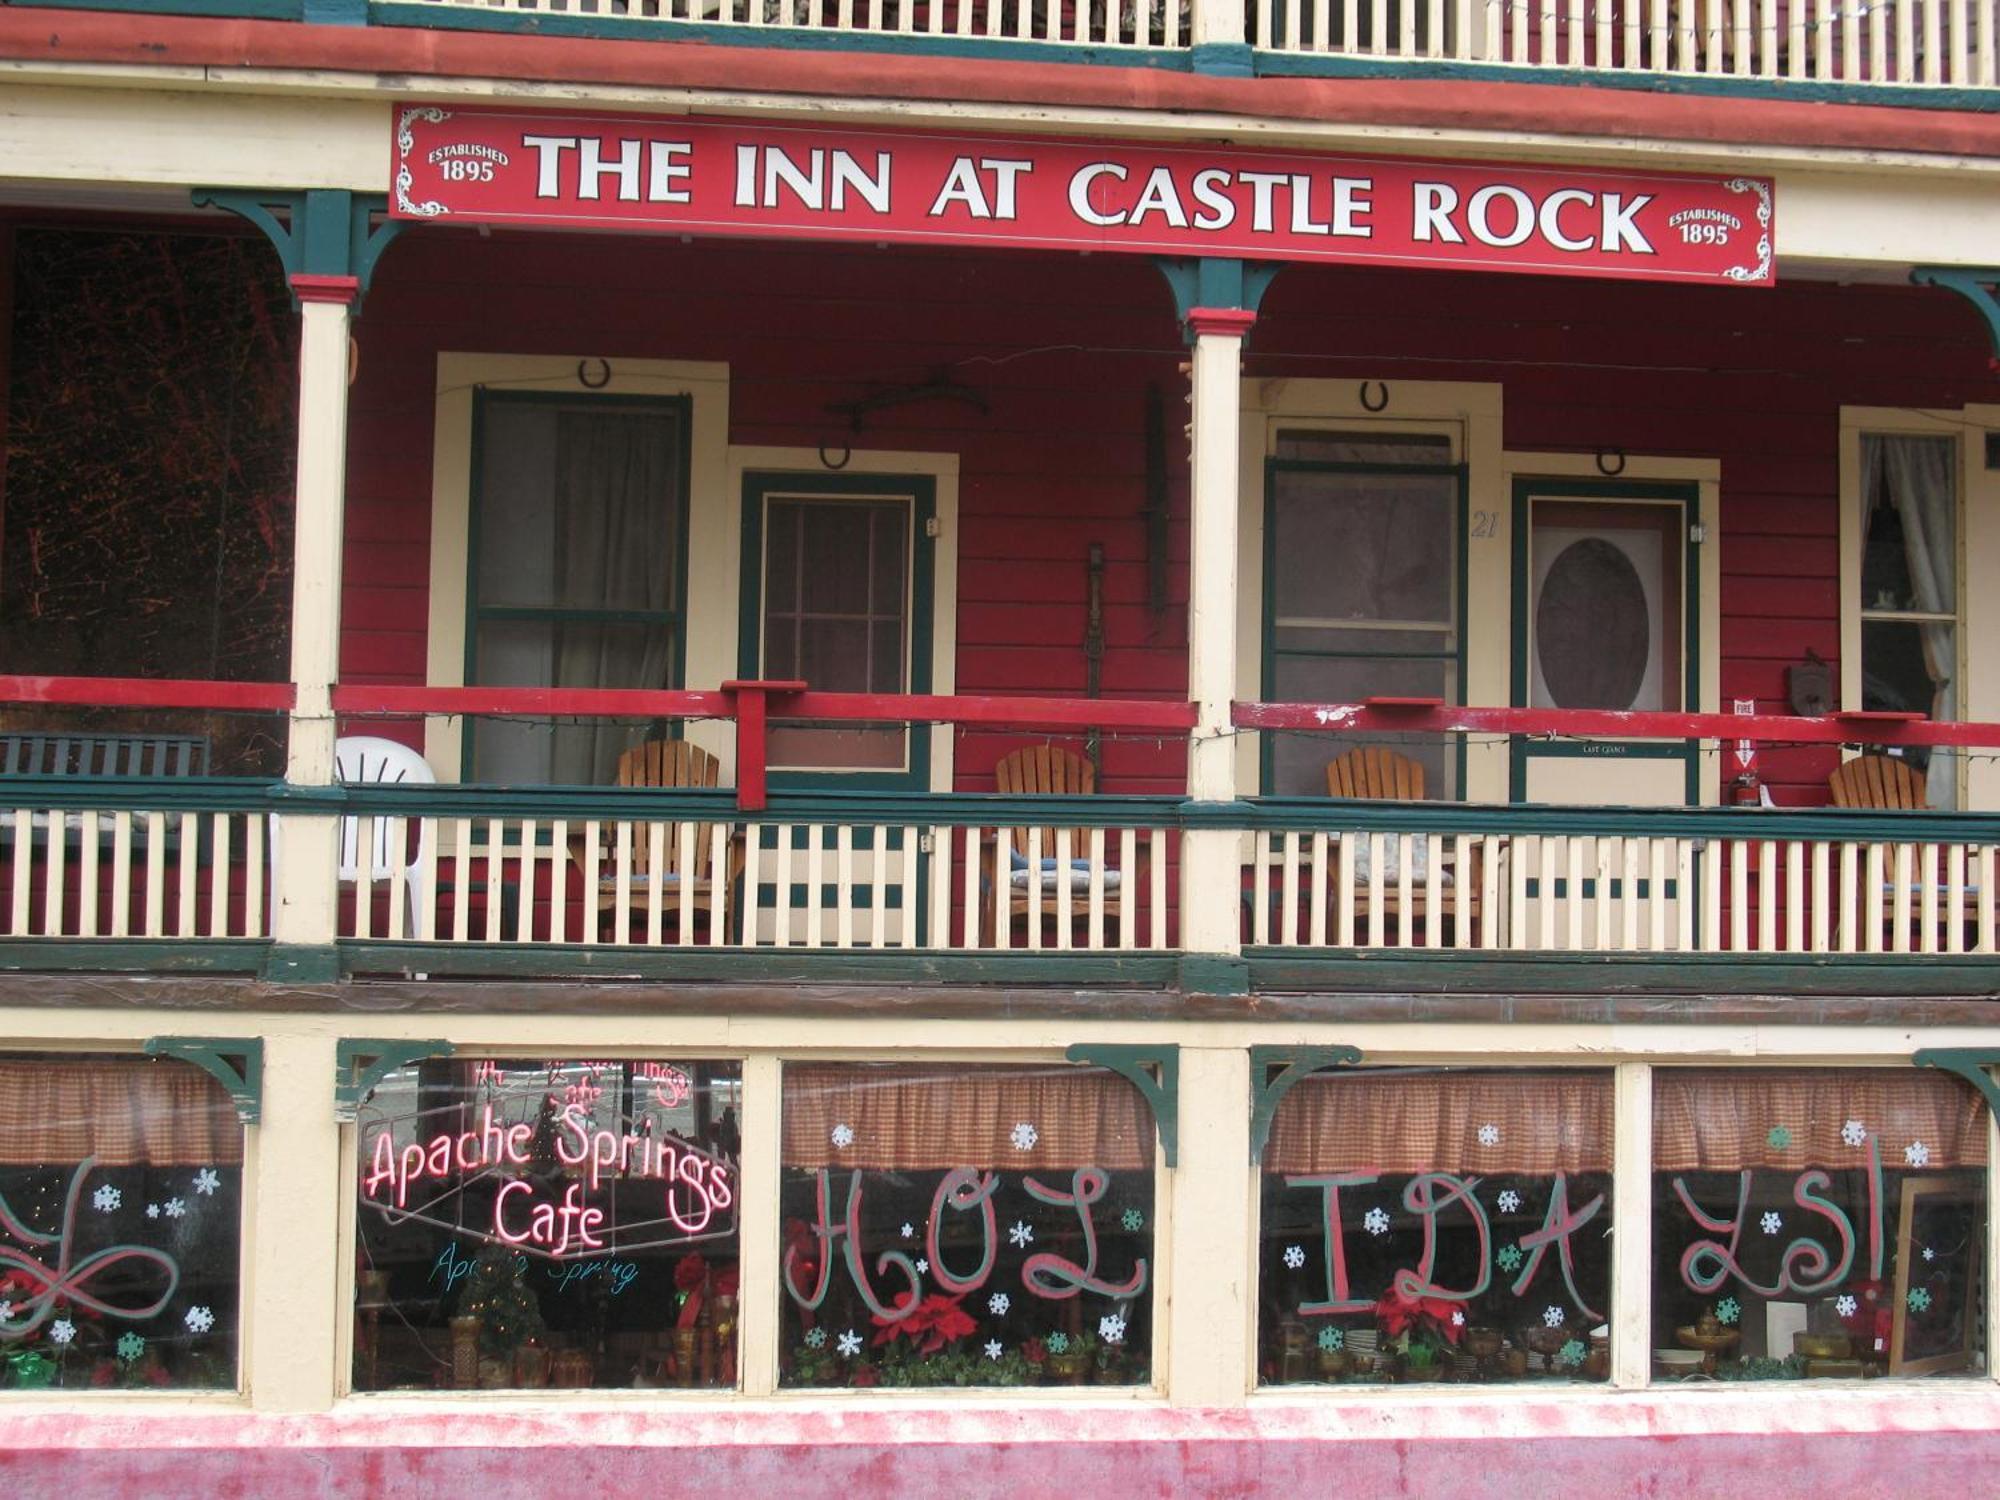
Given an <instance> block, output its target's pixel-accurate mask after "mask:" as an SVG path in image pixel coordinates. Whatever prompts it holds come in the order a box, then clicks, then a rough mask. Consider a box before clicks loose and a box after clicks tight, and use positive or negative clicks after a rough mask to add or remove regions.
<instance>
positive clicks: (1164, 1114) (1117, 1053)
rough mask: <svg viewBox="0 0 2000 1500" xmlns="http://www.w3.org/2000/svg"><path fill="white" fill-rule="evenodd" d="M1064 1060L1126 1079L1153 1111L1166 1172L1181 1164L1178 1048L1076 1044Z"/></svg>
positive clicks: (1179, 1055) (1169, 1044) (1095, 1043)
mask: <svg viewBox="0 0 2000 1500" xmlns="http://www.w3.org/2000/svg"><path fill="white" fill-rule="evenodd" d="M1063 1056H1065V1057H1067V1058H1068V1059H1069V1060H1070V1061H1071V1062H1073V1063H1089V1064H1091V1065H1092V1066H1093V1067H1099V1068H1109V1069H1110V1070H1111V1071H1112V1072H1114V1073H1117V1074H1119V1075H1120V1076H1122V1077H1125V1078H1129V1079H1130V1080H1131V1081H1132V1084H1133V1086H1134V1087H1135V1088H1137V1089H1138V1090H1139V1092H1140V1093H1142V1094H1144V1095H1145V1096H1146V1103H1147V1104H1148V1105H1150V1106H1151V1107H1152V1111H1153V1124H1154V1125H1155V1126H1156V1127H1157V1128H1158V1130H1159V1132H1160V1155H1161V1157H1162V1158H1163V1159H1164V1160H1165V1161H1166V1164H1167V1167H1168V1169H1169V1170H1172V1169H1173V1168H1174V1167H1176V1166H1178V1165H1179V1164H1180V1155H1181V1049H1180V1048H1179V1047H1178V1046H1176V1045H1175V1044H1173V1043H1171V1042H1169V1043H1167V1044H1165V1045H1164V1046H1157V1047H1149V1046H1131V1045H1125V1044H1114V1043H1109V1042H1078V1043H1076V1044H1075V1045H1074V1046H1072V1047H1071V1048H1069V1050H1068V1051H1066V1052H1064V1053H1063ZM1155 1069H1157V1070H1158V1072H1157V1074H1156V1073H1155V1072H1154V1071H1153V1070H1155Z"/></svg>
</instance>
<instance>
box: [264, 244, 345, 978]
mask: <svg viewBox="0 0 2000 1500" xmlns="http://www.w3.org/2000/svg"><path fill="white" fill-rule="evenodd" d="M291 286H292V291H293V293H294V294H295V295H296V296H297V297H298V299H299V313H300V329H299V436H298V478H297V497H298V498H297V501H296V510H295V515H294V523H293V524H294V530H293V537H292V684H293V687H294V688H295V690H296V692H297V701H296V702H295V703H294V705H293V708H292V715H291V722H290V725H289V735H288V738H287V747H286V753H285V780H286V781H287V782H288V783H290V784H291V785H293V786H296V787H325V786H331V785H332V784H333V742H334V719H333V697H332V693H333V684H334V682H335V680H336V679H337V678H338V677H339V674H340V563H341V531H342V522H343V513H344V511H345V507H346V493H347V368H348V365H347V361H348V323H349V319H350V316H351V313H352V309H353V305H354V300H355V298H356V296H357V295H358V294H359V291H360V282H359V280H358V279H357V278H356V277H353V276H314V275H307V274H304V273H300V274H295V275H294V276H293V277H292V278H291ZM278 823H279V829H278V840H279V848H280V850H281V851H282V853H281V858H282V860H283V863H282V865H281V866H279V872H280V873H279V879H278V881H277V884H276V889H275V895H274V900H273V904H272V928H271V934H272V938H273V940H274V941H275V942H276V943H277V944H278V945H280V946H281V947H282V946H287V945H296V946H307V947H315V948H322V949H328V948H331V946H332V944H333V941H334V935H335V915H336V907H337V900H338V893H339V882H338V880H337V879H336V872H337V865H338V857H339V820H338V819H337V818H335V817H334V816H333V815H332V812H331V809H329V810H328V811H327V812H324V813H320V812H313V813H306V812H285V813H281V814H280V815H279V818H278Z"/></svg>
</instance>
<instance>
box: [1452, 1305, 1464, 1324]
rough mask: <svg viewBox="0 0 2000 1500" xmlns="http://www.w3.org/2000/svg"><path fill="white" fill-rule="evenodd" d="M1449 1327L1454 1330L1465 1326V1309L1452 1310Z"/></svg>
mask: <svg viewBox="0 0 2000 1500" xmlns="http://www.w3.org/2000/svg"><path fill="white" fill-rule="evenodd" d="M1451 1326H1452V1327H1454V1328H1463V1327H1464V1326H1465V1309H1464V1308H1462V1307H1454V1308H1453V1309H1452V1310H1451Z"/></svg>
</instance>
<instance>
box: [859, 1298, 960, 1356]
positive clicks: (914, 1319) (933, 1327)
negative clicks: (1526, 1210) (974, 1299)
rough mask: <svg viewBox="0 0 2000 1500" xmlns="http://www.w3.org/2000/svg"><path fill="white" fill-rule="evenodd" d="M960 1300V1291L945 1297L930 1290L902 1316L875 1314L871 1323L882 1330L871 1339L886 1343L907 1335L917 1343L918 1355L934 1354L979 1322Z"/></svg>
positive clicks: (912, 1341)
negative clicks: (929, 1293) (928, 1293)
mask: <svg viewBox="0 0 2000 1500" xmlns="http://www.w3.org/2000/svg"><path fill="white" fill-rule="evenodd" d="M964 1300H965V1298H964V1296H963V1295H962V1294H961V1295H960V1296H957V1297H947V1296H945V1295H944V1294H942V1293H940V1292H934V1293H932V1294H931V1295H930V1296H928V1297H926V1298H924V1300H923V1302H922V1303H921V1304H920V1305H919V1306H918V1308H917V1310H916V1311H915V1312H913V1313H911V1314H910V1315H909V1316H908V1317H906V1318H896V1317H892V1316H890V1315H888V1314H886V1313H878V1314H877V1315H876V1317H875V1326H876V1327H877V1328H879V1329H881V1330H882V1331H881V1332H880V1333H878V1334H876V1335H875V1338H874V1342H875V1343H877V1344H886V1343H888V1342H889V1341H890V1340H891V1339H894V1338H898V1337H903V1336H907V1337H908V1338H909V1340H910V1342H911V1343H913V1344H915V1345H916V1346H917V1352H918V1353H919V1354H935V1353H937V1352H938V1350H940V1349H942V1348H943V1347H944V1346H945V1345H946V1344H949V1343H952V1342H954V1341H955V1340H958V1339H962V1338H964V1337H965V1336H966V1335H967V1334H968V1333H971V1332H973V1331H974V1330H975V1329H976V1328H978V1326H979V1325H978V1324H977V1323H975V1322H973V1321H972V1319H971V1318H970V1317H969V1316H968V1315H967V1314H966V1312H965V1310H964V1309H963V1308H962V1307H960V1306H959V1303H961V1302H963V1301H964Z"/></svg>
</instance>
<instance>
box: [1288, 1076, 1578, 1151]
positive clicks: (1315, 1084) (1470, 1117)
mask: <svg viewBox="0 0 2000 1500" xmlns="http://www.w3.org/2000/svg"><path fill="white" fill-rule="evenodd" d="M1264 1170H1265V1171H1266V1172H1336V1171H1362V1172H1371V1171H1372V1172H1380V1173H1383V1174H1385V1175H1393V1174H1407V1173H1413V1172H1452V1173H1457V1174H1462V1175H1463V1174H1475V1175H1476V1174H1482V1173H1483V1174H1493V1173H1522V1174H1528V1175H1534V1176H1552V1175H1554V1174H1555V1173H1556V1172H1559V1171H1561V1172H1608V1171H1610V1170H1611V1075H1610V1074H1608V1073H1603V1072H1582V1071H1564V1070H1558V1069H1538V1070H1532V1071H1520V1072H1513V1071H1510V1072H1505V1073H1497V1072H1472V1071H1466V1072H1401V1071H1397V1070H1394V1069H1382V1070H1379V1071H1364V1072H1353V1073H1348V1072H1341V1073H1325V1074H1317V1075H1315V1076H1313V1077H1311V1078H1308V1079H1306V1080H1305V1081H1304V1082H1302V1083H1300V1084H1298V1085H1297V1086H1296V1087H1294V1088H1293V1089H1292V1091H1291V1092H1290V1093H1288V1094H1286V1095H1285V1097H1284V1099H1283V1100H1282V1101H1281V1102H1280V1103H1279V1105H1278V1113H1277V1118H1276V1119H1275V1120H1274V1121H1273V1122H1272V1127H1271V1139H1270V1143H1269V1144H1268V1145H1267V1146H1266V1147H1265V1148H1264Z"/></svg>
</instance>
